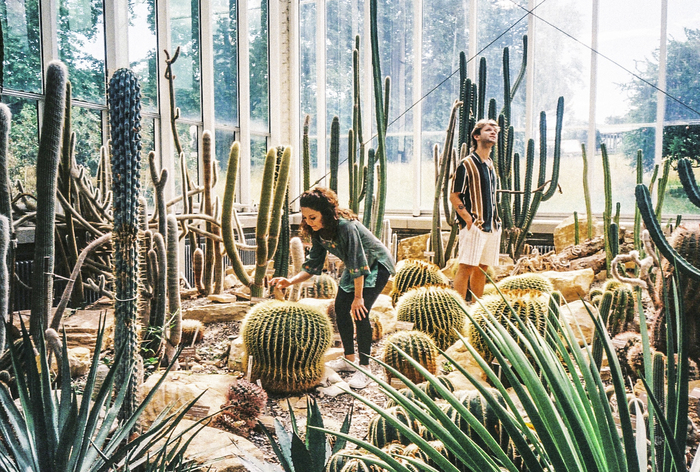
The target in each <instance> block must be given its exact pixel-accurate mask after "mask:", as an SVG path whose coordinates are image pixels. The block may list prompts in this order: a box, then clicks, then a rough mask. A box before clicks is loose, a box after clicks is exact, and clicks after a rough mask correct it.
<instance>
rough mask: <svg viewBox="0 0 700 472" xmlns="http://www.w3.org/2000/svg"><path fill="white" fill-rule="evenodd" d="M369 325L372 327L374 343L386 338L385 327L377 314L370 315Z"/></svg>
mask: <svg viewBox="0 0 700 472" xmlns="http://www.w3.org/2000/svg"><path fill="white" fill-rule="evenodd" d="M369 324H370V326H371V327H372V342H377V341H379V340H380V339H382V337H383V336H384V325H383V324H382V320H381V318H380V317H379V315H378V314H376V313H371V312H370V314H369Z"/></svg>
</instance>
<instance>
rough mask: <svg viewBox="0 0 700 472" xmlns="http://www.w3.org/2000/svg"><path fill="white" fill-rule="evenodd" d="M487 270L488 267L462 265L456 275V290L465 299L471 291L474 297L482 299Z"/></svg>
mask: <svg viewBox="0 0 700 472" xmlns="http://www.w3.org/2000/svg"><path fill="white" fill-rule="evenodd" d="M486 269H488V266H486V265H483V264H481V265H478V266H470V265H466V264H460V265H459V267H458V268H457V273H456V274H455V280H454V288H455V290H456V291H457V292H458V293H459V294H460V295H462V296H463V297H465V299H466V295H467V290H469V289H471V291H472V293H473V294H474V296H476V297H477V298H481V296H482V295H483V294H484V286H485V285H486Z"/></svg>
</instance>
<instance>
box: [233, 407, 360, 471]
mask: <svg viewBox="0 0 700 472" xmlns="http://www.w3.org/2000/svg"><path fill="white" fill-rule="evenodd" d="M287 405H288V407H289V416H290V420H291V423H292V431H291V432H289V431H287V430H286V429H284V426H282V423H280V421H279V419H277V418H275V436H277V441H275V439H274V438H273V437H272V434H271V433H270V432H269V431H268V430H267V428H266V427H265V426H264V425H263V424H262V423H259V424H260V427H261V428H262V430H263V432H264V433H265V435H266V436H267V439H268V440H269V441H270V445H271V446H272V450H273V451H274V452H275V455H276V456H277V459H278V460H279V462H280V466H281V467H282V469H283V470H284V472H324V471H325V470H326V464H328V463H329V460H330V458H331V456H332V455H334V454H336V453H338V451H341V450H342V449H343V448H344V447H345V444H346V441H345V440H343V439H338V440H337V441H336V442H335V444H333V447H332V448H331V446H330V443H329V441H328V437H327V436H326V433H324V432H322V431H321V430H322V429H323V415H322V414H321V410H320V409H319V407H318V403H316V400H314V399H313V398H311V397H309V398H308V399H307V401H306V437H305V438H304V439H302V437H301V435H300V432H299V427H298V426H297V420H296V417H295V415H294V410H293V409H292V405H291V403H289V400H287ZM351 419H352V408H350V411H349V412H348V413H347V414H346V415H345V419H344V421H343V424H342V425H341V427H340V434H347V432H348V431H349V430H350V421H351ZM240 459H241V463H242V464H243V465H244V466H245V467H246V469H248V470H249V471H251V472H274V471H277V470H279V467H276V466H272V465H271V464H269V463H266V462H261V461H259V460H257V459H255V458H253V457H250V456H245V457H240Z"/></svg>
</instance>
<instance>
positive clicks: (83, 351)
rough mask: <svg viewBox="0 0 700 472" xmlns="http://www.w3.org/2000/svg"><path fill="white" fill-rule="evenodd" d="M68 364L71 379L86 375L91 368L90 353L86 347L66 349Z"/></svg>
mask: <svg viewBox="0 0 700 472" xmlns="http://www.w3.org/2000/svg"><path fill="white" fill-rule="evenodd" d="M68 363H69V364H70V376H71V378H76V377H82V376H83V375H85V374H87V373H88V370H90V367H91V366H92V353H91V352H90V349H88V348H86V347H74V348H70V349H68Z"/></svg>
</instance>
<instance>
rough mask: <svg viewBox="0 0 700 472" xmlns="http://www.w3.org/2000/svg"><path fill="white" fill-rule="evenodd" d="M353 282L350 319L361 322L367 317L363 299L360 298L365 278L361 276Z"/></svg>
mask: <svg viewBox="0 0 700 472" xmlns="http://www.w3.org/2000/svg"><path fill="white" fill-rule="evenodd" d="M353 282H354V283H355V299H354V300H353V301H352V305H351V306H350V314H351V315H352V319H354V320H361V319H362V318H364V317H365V316H367V308H366V307H365V299H364V298H362V289H363V288H364V286H365V276H364V275H361V276H359V277H355V280H353Z"/></svg>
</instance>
